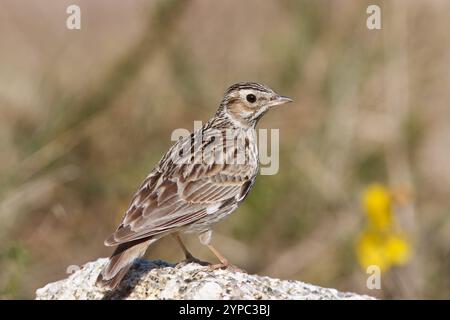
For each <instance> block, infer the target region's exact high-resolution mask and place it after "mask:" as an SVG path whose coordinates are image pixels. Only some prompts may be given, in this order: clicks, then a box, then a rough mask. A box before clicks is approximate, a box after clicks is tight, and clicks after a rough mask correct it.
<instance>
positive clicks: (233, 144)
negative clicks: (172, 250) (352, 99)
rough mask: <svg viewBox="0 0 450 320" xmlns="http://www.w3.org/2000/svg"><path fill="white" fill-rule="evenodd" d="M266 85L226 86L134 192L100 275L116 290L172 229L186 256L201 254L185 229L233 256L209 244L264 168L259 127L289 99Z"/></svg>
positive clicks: (110, 240) (223, 263) (223, 262)
mask: <svg viewBox="0 0 450 320" xmlns="http://www.w3.org/2000/svg"><path fill="white" fill-rule="evenodd" d="M291 101H292V100H291V99H290V98H287V97H284V96H280V95H279V94H277V93H276V92H274V91H273V90H272V89H270V88H268V87H267V86H264V85H261V84H258V83H254V82H242V83H237V84H234V85H232V86H231V87H229V88H228V90H227V91H226V92H225V96H224V98H223V100H222V102H221V103H220V106H219V109H218V110H217V112H216V114H215V115H214V116H213V117H212V118H211V119H210V120H209V121H208V122H206V123H205V124H204V125H203V126H202V127H201V128H200V129H198V130H196V131H195V132H193V133H191V134H190V136H187V137H185V138H181V139H179V140H178V141H177V142H176V143H175V144H174V145H173V146H172V147H171V148H170V149H169V151H168V152H167V153H166V154H165V155H164V156H163V157H162V159H161V160H160V161H159V163H158V164H157V165H156V167H155V168H154V169H153V171H152V172H151V173H150V174H149V175H148V176H147V178H145V180H144V182H143V183H142V184H141V186H140V187H139V190H138V191H137V192H136V193H135V194H134V196H133V198H132V201H131V203H130V206H129V208H128V210H127V211H126V213H125V215H124V217H123V218H122V221H121V223H120V225H119V226H118V228H117V230H116V231H115V232H114V233H113V234H112V235H111V236H110V237H109V238H108V239H106V240H105V245H106V246H117V248H116V250H115V251H114V253H113V254H112V256H111V257H110V258H109V262H108V263H107V265H106V266H105V267H104V268H103V270H102V271H101V273H100V275H99V276H98V278H97V283H98V284H100V285H103V286H104V287H106V288H108V289H114V288H116V287H117V285H118V284H119V283H120V281H121V280H122V278H123V277H124V276H125V274H126V273H127V271H128V269H129V268H130V266H131V265H132V263H133V261H134V259H136V258H139V257H141V256H142V255H143V254H144V253H145V251H146V250H147V247H148V246H149V245H150V244H152V243H153V242H155V241H157V240H158V239H160V238H162V237H164V236H166V235H169V234H172V235H173V236H174V238H175V239H176V240H177V242H178V244H179V245H180V247H181V249H182V250H183V252H184V254H185V256H186V259H187V260H188V261H199V260H197V259H195V258H194V257H193V256H192V255H191V253H190V252H189V251H188V250H187V249H186V247H185V246H184V244H183V242H182V241H181V238H180V236H179V233H198V234H199V238H200V241H201V243H202V244H204V245H207V246H208V247H209V249H210V250H211V251H212V252H213V253H214V254H215V255H216V256H217V258H218V259H219V260H220V262H221V263H220V264H218V265H216V266H219V267H223V266H228V261H227V260H226V259H225V258H224V257H223V256H222V255H221V254H220V253H219V252H218V251H217V250H216V249H215V248H214V247H213V246H212V245H211V244H210V240H211V228H212V227H213V226H214V225H215V224H216V223H217V222H219V221H221V220H222V219H223V218H225V217H226V216H228V215H229V214H230V213H231V212H233V211H234V210H235V209H236V208H237V207H238V206H239V204H240V203H241V202H242V201H243V200H244V199H245V197H246V196H247V195H248V193H249V191H250V189H251V188H252V186H253V183H254V182H255V177H256V175H257V173H258V169H259V159H258V148H257V143H256V135H255V126H256V124H257V122H258V120H259V119H261V117H262V116H263V115H264V114H265V113H266V112H267V111H268V110H269V109H270V108H272V107H274V106H278V105H282V104H285V103H288V102H291Z"/></svg>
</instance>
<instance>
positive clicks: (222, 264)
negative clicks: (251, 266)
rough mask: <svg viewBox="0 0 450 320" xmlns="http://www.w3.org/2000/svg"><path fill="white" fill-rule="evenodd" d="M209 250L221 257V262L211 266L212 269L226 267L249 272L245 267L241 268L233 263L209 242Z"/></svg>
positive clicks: (218, 257)
mask: <svg viewBox="0 0 450 320" xmlns="http://www.w3.org/2000/svg"><path fill="white" fill-rule="evenodd" d="M207 246H208V248H209V250H211V252H212V253H213V254H214V255H215V256H216V257H217V259H219V261H220V263H217V264H212V265H210V266H209V268H210V269H211V270H216V269H222V268H226V269H231V270H233V271H235V272H244V273H247V271H245V270H244V269H241V268H239V267H237V266H235V265H233V264H231V263H230V262H229V261H228V259H227V258H225V257H224V256H223V255H222V254H221V253H220V252H219V251H217V249H216V248H214V247H213V246H212V245H210V244H208V245H207Z"/></svg>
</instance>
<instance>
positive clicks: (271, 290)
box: [36, 258, 373, 300]
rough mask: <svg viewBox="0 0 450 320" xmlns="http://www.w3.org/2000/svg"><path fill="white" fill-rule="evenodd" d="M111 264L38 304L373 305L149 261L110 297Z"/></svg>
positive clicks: (51, 290) (86, 269)
mask: <svg viewBox="0 0 450 320" xmlns="http://www.w3.org/2000/svg"><path fill="white" fill-rule="evenodd" d="M107 260H108V259H103V258H102V259H98V260H97V261H94V262H89V263H87V264H85V265H84V266H83V267H82V268H81V269H80V270H78V271H76V272H74V273H73V274H71V275H70V276H69V277H68V278H67V279H65V280H61V281H57V282H53V283H49V284H47V285H46V286H45V287H43V288H40V289H38V290H37V291H36V299H38V300H49V299H311V300H316V299H333V300H334V299H373V298H372V297H369V296H362V295H358V294H354V293H347V292H339V291H337V290H335V289H327V288H321V287H318V286H314V285H310V284H307V283H303V282H300V281H292V280H279V279H273V278H269V277H262V276H257V275H250V274H246V273H242V272H236V271H234V270H232V269H225V270H223V269H217V270H210V269H208V267H205V266H201V265H199V264H195V263H190V264H185V263H179V264H177V265H172V264H169V263H167V262H164V261H146V260H137V261H136V262H135V263H134V265H133V267H132V268H131V269H130V272H129V273H128V275H127V276H126V277H125V278H124V280H123V281H122V283H121V285H120V286H119V287H118V288H117V289H116V290H115V291H111V292H107V291H105V290H104V289H103V288H101V287H98V286H96V285H95V280H96V279H97V276H98V274H99V273H100V270H101V268H102V267H103V265H105V264H106V262H107Z"/></svg>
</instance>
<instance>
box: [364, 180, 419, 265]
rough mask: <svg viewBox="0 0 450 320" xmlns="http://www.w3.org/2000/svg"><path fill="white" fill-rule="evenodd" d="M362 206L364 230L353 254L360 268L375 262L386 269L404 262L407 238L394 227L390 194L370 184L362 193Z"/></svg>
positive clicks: (408, 253)
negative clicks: (364, 217) (365, 216)
mask: <svg viewBox="0 0 450 320" xmlns="http://www.w3.org/2000/svg"><path fill="white" fill-rule="evenodd" d="M363 206H364V209H365V212H366V215H367V218H368V221H367V222H368V223H367V226H366V228H365V230H364V231H363V232H362V234H361V235H360V237H359V239H358V241H357V245H356V255H357V257H358V261H359V264H360V265H361V266H362V267H363V268H365V269H366V268H367V267H368V266H370V265H376V266H378V267H379V268H380V270H381V271H382V272H383V271H387V270H389V269H390V268H391V267H392V266H400V265H404V264H406V263H407V262H408V261H409V259H410V257H411V251H412V250H411V246H410V241H409V239H408V238H407V237H406V236H404V235H403V234H401V233H399V231H398V227H395V228H394V212H393V210H392V197H391V195H390V192H389V191H388V189H387V188H385V187H384V186H382V185H379V184H373V185H370V186H369V187H368V188H367V189H366V190H365V192H364V194H363Z"/></svg>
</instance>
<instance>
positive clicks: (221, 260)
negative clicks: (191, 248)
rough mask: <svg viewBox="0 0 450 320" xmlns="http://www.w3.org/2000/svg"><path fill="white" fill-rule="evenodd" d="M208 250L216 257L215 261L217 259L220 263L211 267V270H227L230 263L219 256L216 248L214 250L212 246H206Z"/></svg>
mask: <svg viewBox="0 0 450 320" xmlns="http://www.w3.org/2000/svg"><path fill="white" fill-rule="evenodd" d="M207 246H208V249H209V250H211V252H212V253H213V254H214V255H215V256H216V257H217V259H219V261H220V263H219V264H215V265H211V267H212V268H214V269H219V268H224V267H225V268H227V267H228V266H229V265H230V262H229V261H228V260H227V258H225V257H224V256H223V255H222V254H220V252H219V251H217V249H216V248H214V247H213V246H212V245H210V244H208V245H207Z"/></svg>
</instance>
